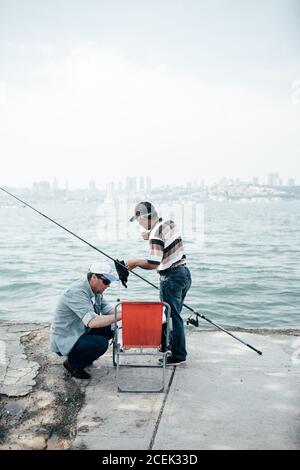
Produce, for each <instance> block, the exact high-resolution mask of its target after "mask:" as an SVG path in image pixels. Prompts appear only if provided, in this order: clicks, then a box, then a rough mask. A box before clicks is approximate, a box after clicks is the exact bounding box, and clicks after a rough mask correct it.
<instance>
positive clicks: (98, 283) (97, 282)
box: [90, 274, 110, 294]
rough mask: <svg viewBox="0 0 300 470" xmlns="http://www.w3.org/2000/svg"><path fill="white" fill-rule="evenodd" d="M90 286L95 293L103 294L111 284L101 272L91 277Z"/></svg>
mask: <svg viewBox="0 0 300 470" xmlns="http://www.w3.org/2000/svg"><path fill="white" fill-rule="evenodd" d="M90 286H91V289H92V291H93V292H94V293H95V294H102V292H104V291H105V290H106V289H107V288H108V287H109V286H110V282H109V280H108V279H106V278H105V277H104V276H102V275H100V274H97V275H96V274H93V275H92V277H91V279H90Z"/></svg>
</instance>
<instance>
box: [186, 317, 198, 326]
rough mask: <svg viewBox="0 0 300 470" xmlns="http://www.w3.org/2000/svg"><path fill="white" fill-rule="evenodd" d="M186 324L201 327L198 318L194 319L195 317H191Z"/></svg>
mask: <svg viewBox="0 0 300 470" xmlns="http://www.w3.org/2000/svg"><path fill="white" fill-rule="evenodd" d="M186 324H187V325H189V324H191V325H193V326H199V320H198V317H196V318H193V317H189V318H188V319H187V321H186Z"/></svg>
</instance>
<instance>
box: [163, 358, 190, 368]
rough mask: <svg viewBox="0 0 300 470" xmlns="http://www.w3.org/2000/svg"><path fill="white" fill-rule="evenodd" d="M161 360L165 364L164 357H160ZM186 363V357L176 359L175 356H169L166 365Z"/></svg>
mask: <svg viewBox="0 0 300 470" xmlns="http://www.w3.org/2000/svg"><path fill="white" fill-rule="evenodd" d="M159 362H160V363H161V364H163V359H162V358H161V359H159ZM183 364H186V359H176V358H175V357H173V356H167V359H166V365H167V366H180V365H183Z"/></svg>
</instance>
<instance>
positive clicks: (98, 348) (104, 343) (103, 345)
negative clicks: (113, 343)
mask: <svg viewBox="0 0 300 470" xmlns="http://www.w3.org/2000/svg"><path fill="white" fill-rule="evenodd" d="M108 345H109V342H108V339H107V338H105V337H104V336H98V337H97V341H95V345H94V348H95V352H96V353H97V354H98V357H100V356H102V355H103V354H104V353H105V352H106V351H107V349H108Z"/></svg>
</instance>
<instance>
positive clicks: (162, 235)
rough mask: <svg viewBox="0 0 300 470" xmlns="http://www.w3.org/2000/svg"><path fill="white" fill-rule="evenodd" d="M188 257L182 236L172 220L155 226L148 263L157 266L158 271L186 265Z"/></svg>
mask: <svg viewBox="0 0 300 470" xmlns="http://www.w3.org/2000/svg"><path fill="white" fill-rule="evenodd" d="M185 260H186V256H185V253H184V249H183V243H182V238H181V234H180V232H179V230H178V228H177V226H176V225H175V223H174V222H173V221H172V220H162V219H159V221H158V222H157V223H156V224H155V225H154V227H153V228H152V230H151V231H150V234H149V256H148V262H149V263H154V264H157V265H158V267H157V271H164V270H165V269H169V268H170V267H171V266H172V267H174V266H180V265H181V264H184V263H185Z"/></svg>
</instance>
